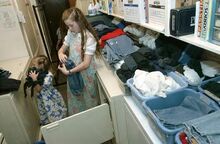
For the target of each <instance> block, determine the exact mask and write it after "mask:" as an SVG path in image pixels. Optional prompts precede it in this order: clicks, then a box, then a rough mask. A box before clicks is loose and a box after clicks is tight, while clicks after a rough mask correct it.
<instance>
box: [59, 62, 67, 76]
mask: <svg viewBox="0 0 220 144" xmlns="http://www.w3.org/2000/svg"><path fill="white" fill-rule="evenodd" d="M58 69H59V70H60V71H61V72H62V73H63V74H64V75H66V76H67V75H69V71H68V70H67V69H66V66H65V65H64V64H61V65H59V66H58Z"/></svg>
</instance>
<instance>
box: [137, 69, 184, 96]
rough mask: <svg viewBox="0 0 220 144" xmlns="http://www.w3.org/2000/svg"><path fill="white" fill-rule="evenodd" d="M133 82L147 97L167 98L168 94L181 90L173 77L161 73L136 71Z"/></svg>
mask: <svg viewBox="0 0 220 144" xmlns="http://www.w3.org/2000/svg"><path fill="white" fill-rule="evenodd" d="M133 81H134V82H133V85H134V86H135V87H136V88H137V89H138V90H139V91H140V92H141V93H142V94H143V96H146V97H147V96H160V97H166V92H169V91H173V90H176V89H178V88H180V85H179V84H178V83H176V81H175V80H174V79H173V78H172V77H169V76H166V75H164V74H162V73H161V72H160V71H154V72H146V71H143V70H136V71H135V74H134V77H133Z"/></svg>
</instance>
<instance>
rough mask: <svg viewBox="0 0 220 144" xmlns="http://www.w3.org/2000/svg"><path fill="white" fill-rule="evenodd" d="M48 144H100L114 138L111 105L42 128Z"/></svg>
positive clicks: (101, 106)
mask: <svg viewBox="0 0 220 144" xmlns="http://www.w3.org/2000/svg"><path fill="white" fill-rule="evenodd" d="M41 131H42V134H43V137H44V139H45V141H46V144H61V143H62V144H73V143H74V144H100V143H103V142H105V141H107V140H110V139H112V138H113V126H112V122H111V119H110V113H109V105H108V104H102V105H100V106H97V107H95V108H92V109H89V110H86V111H83V112H81V113H78V114H75V115H72V116H70V117H67V118H65V119H62V120H60V121H57V122H54V123H51V124H48V125H46V126H43V127H42V128H41Z"/></svg>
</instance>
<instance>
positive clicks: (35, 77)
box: [28, 71, 39, 81]
mask: <svg viewBox="0 0 220 144" xmlns="http://www.w3.org/2000/svg"><path fill="white" fill-rule="evenodd" d="M38 74H39V73H37V72H36V71H31V72H30V73H29V74H28V76H29V77H31V78H32V80H33V81H37V77H38Z"/></svg>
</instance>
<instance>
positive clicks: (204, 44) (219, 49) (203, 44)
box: [172, 34, 220, 54]
mask: <svg viewBox="0 0 220 144" xmlns="http://www.w3.org/2000/svg"><path fill="white" fill-rule="evenodd" d="M172 37H174V36H172ZM174 38H176V39H179V40H181V41H184V42H187V43H190V44H193V45H195V46H198V47H200V48H203V49H205V50H208V51H211V52H214V53H216V54H220V46H218V45H215V44H212V43H210V42H208V41H203V40H201V39H200V38H198V37H195V36H194V35H193V34H192V35H186V36H181V37H174Z"/></svg>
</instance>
